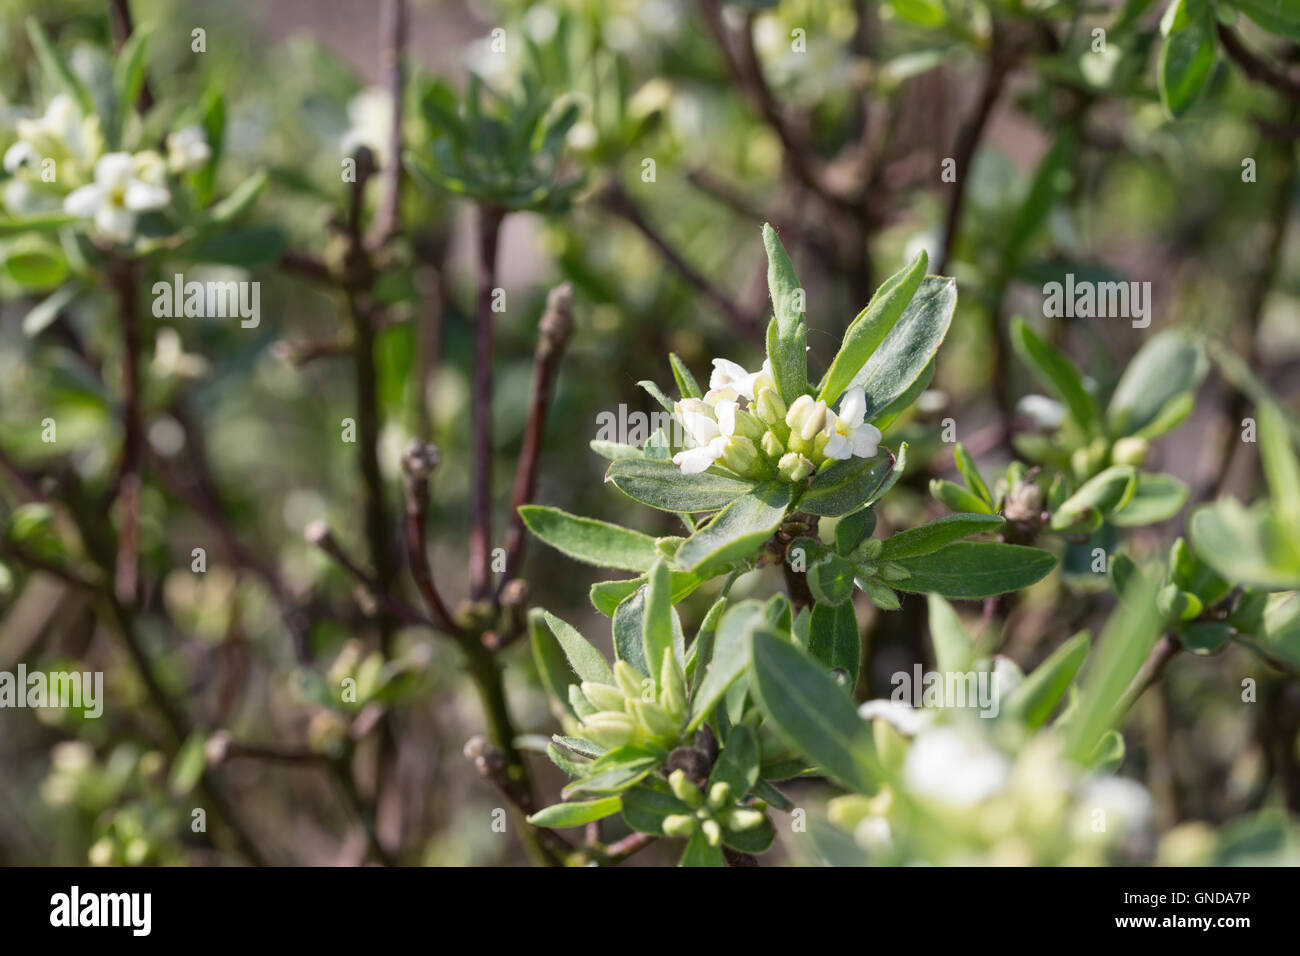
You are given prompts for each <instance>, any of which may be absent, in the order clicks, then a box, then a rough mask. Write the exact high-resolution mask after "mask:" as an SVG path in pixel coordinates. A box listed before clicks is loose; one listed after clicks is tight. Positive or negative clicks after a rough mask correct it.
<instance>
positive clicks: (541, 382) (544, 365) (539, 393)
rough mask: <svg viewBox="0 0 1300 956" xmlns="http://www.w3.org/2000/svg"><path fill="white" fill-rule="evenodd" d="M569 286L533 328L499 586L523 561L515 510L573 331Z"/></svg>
mask: <svg viewBox="0 0 1300 956" xmlns="http://www.w3.org/2000/svg"><path fill="white" fill-rule="evenodd" d="M572 307H573V286H572V285H570V284H569V283H567V282H566V283H565V284H564V285H560V286H556V287H555V288H554V289H552V290H551V291H550V294H549V295H548V296H547V297H546V312H545V313H543V315H542V320H541V322H540V323H539V324H538V328H537V350H536V352H535V353H534V355H533V388H532V394H531V396H530V399H529V403H528V425H527V427H526V428H525V429H524V444H523V448H522V449H521V450H520V452H519V464H518V467H517V470H516V471H515V491H514V497H513V498H512V500H511V503H510V527H509V530H508V531H507V532H506V565H505V567H506V571H505V577H504V578H503V580H502V586H504V585H505V583H506V582H508V581H510V580H512V579H513V578H514V577H515V576H516V575H517V574H518V573H519V565H520V562H522V561H523V555H524V542H525V540H526V538H525V535H524V520H523V518H521V517H520V515H519V509H520V508H522V507H523V506H524V505H526V504H528V503H529V502H531V501H532V500H533V493H534V491H535V490H536V487H537V462H538V459H539V458H540V457H541V454H542V439H543V437H544V436H545V433H546V411H547V408H548V406H549V405H550V402H551V385H552V383H553V382H554V380H555V373H556V370H557V369H558V368H559V365H560V360H561V359H562V358H563V357H564V350H565V347H566V346H567V345H568V344H569V336H570V335H572V333H573V312H572Z"/></svg>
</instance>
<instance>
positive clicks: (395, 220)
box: [371, 0, 407, 246]
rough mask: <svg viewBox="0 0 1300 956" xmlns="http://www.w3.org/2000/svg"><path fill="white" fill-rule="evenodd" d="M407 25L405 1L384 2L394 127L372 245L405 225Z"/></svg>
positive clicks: (385, 63) (385, 66)
mask: <svg viewBox="0 0 1300 956" xmlns="http://www.w3.org/2000/svg"><path fill="white" fill-rule="evenodd" d="M406 28H407V9H406V0H388V2H387V3H385V4H384V46H383V52H382V59H383V69H384V72H385V76H386V80H387V82H386V86H387V88H388V96H389V99H390V101H391V107H392V116H391V119H392V128H391V129H390V130H389V134H388V164H387V165H386V166H385V167H384V168H383V170H382V172H381V179H380V197H379V210H378V212H377V214H376V216H375V222H374V225H373V227H372V228H373V231H372V233H371V236H372V238H371V244H372V246H379V245H382V244H383V243H385V242H387V241H388V240H389V239H390V238H392V237H393V236H394V235H396V234H397V233H398V232H399V231H400V230H401V228H402V223H401V212H402V210H401V201H402V99H403V95H404V91H405V88H406V73H405V68H406V64H405V59H406V32H407V29H406Z"/></svg>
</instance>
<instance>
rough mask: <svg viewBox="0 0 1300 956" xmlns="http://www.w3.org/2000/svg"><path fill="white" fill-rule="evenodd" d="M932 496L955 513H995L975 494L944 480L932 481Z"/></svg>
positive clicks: (935, 479) (936, 479) (932, 479)
mask: <svg viewBox="0 0 1300 956" xmlns="http://www.w3.org/2000/svg"><path fill="white" fill-rule="evenodd" d="M930 494H931V495H932V496H933V497H934V498H935V499H936V500H937V501H939V502H940V503H942V504H944V505H946V506H947V507H949V508H951V509H952V510H953V511H957V512H965V513H973V514H992V513H993V509H992V508H991V507H989V506H988V505H986V504H985V503H984V502H983V501H981V500H980V498H979V497H978V496H977V495H975V494H974V493H973V492H970V491H967V490H966V489H965V488H963V487H962V486H961V485H957V484H954V483H953V482H951V481H945V480H944V479H942V478H931V479H930Z"/></svg>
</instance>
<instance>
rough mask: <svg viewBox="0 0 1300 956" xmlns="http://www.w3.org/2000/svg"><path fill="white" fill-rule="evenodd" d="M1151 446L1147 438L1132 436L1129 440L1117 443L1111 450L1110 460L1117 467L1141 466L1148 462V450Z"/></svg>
mask: <svg viewBox="0 0 1300 956" xmlns="http://www.w3.org/2000/svg"><path fill="white" fill-rule="evenodd" d="M1149 447H1150V444H1149V443H1148V442H1147V440H1146V439H1145V438H1138V437H1137V436H1136V435H1130V436H1129V437H1128V438H1121V439H1120V440H1119V441H1117V442H1115V444H1114V446H1113V447H1112V448H1111V450H1110V460H1111V461H1112V462H1114V463H1115V464H1117V465H1133V466H1134V467H1136V466H1138V465H1141V464H1142V463H1143V462H1144V461H1146V460H1147V449H1148V448H1149Z"/></svg>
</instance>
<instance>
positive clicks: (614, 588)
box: [590, 571, 704, 617]
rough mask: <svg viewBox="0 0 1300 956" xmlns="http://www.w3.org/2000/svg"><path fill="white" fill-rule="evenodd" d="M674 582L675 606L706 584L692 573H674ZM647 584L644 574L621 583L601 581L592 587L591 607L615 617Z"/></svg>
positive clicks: (607, 615)
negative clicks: (618, 609)
mask: <svg viewBox="0 0 1300 956" xmlns="http://www.w3.org/2000/svg"><path fill="white" fill-rule="evenodd" d="M672 582H673V603H674V604H679V603H681V602H682V601H683V600H685V599H686V598H687V597H688V596H689V595H690V594H691V592H693V591H694V590H695V589H696V588H698V587H699V586H700V585H701V584H703V583H704V582H703V580H702V579H701V578H700V577H699V576H697V575H695V574H692V573H691V572H690V571H674V572H673V573H672ZM645 583H646V576H645V575H644V574H643V575H641V576H640V577H635V578H624V579H623V580H621V581H599V582H597V583H596V584H593V585H592V586H591V595H590V596H591V606H592V607H594V608H595V609H596V610H597V611H599V612H600V613H601V614H603V615H605V616H606V617H613V616H614V610H615V609H616V608H617V607H618V606H619V605H620V604H622V603H623V602H624V601H626V600H627V599H628V597H629V596H630V595H632V594H635V593H636V592H637V589H638V588H640V587H641V586H642V585H644V584H645Z"/></svg>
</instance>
